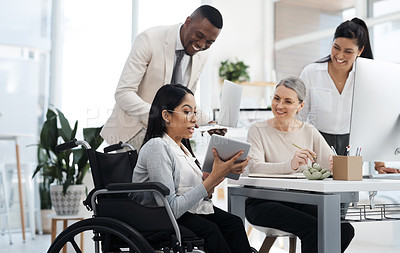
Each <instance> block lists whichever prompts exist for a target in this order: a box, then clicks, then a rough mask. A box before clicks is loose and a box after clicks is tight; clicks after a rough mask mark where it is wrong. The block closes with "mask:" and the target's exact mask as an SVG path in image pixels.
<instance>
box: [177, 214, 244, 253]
mask: <svg viewBox="0 0 400 253" xmlns="http://www.w3.org/2000/svg"><path fill="white" fill-rule="evenodd" d="M177 222H178V224H179V225H181V226H184V227H186V228H188V229H190V230H191V231H193V232H194V233H195V234H196V235H197V236H199V237H202V238H204V242H205V248H206V251H207V253H213V252H218V253H231V252H232V253H235V252H237V253H250V252H251V249H250V244H249V241H248V240H247V235H246V231H245V229H244V225H243V222H242V220H241V219H240V218H239V217H238V216H236V215H233V214H230V213H228V212H225V211H223V210H221V209H219V208H217V207H214V214H207V215H202V214H192V213H189V212H186V213H185V214H183V215H182V216H181V217H180V218H179V219H178V220H177Z"/></svg>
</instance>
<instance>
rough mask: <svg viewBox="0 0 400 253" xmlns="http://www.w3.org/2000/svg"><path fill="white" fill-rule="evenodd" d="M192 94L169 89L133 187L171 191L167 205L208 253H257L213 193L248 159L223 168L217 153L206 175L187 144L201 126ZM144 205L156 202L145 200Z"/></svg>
mask: <svg viewBox="0 0 400 253" xmlns="http://www.w3.org/2000/svg"><path fill="white" fill-rule="evenodd" d="M197 117H198V115H197V112H196V102H195V99H194V96H193V93H192V91H190V90H189V89H188V88H186V87H184V86H182V85H179V84H177V85H164V86H163V87H161V88H160V89H159V90H158V92H157V94H156V96H155V98H154V100H153V103H152V105H151V109H150V116H149V121H148V127H147V132H146V135H145V138H144V142H143V145H142V148H141V149H140V153H139V157H138V162H137V164H136V167H135V169H134V174H133V182H161V183H163V184H164V185H165V186H167V188H169V190H170V194H169V195H168V196H167V200H168V202H169V204H170V206H171V209H172V211H173V213H174V215H175V218H176V219H177V222H178V224H179V225H180V226H183V227H185V228H187V229H189V230H191V231H192V232H194V233H195V234H196V235H197V236H199V237H202V238H204V242H205V248H206V251H207V252H209V253H210V252H219V253H223V252H238V253H239V252H240V253H245V252H253V251H252V248H251V247H250V245H249V242H248V239H247V236H246V232H245V229H244V226H243V223H242V220H241V219H240V218H239V217H237V216H235V215H232V214H230V213H228V212H225V211H223V210H221V209H219V208H217V207H215V206H214V205H213V203H212V201H211V195H212V193H213V191H214V188H215V187H216V186H217V185H218V184H219V183H221V182H222V181H223V179H224V178H225V176H226V175H227V174H228V173H231V172H233V173H241V172H242V171H243V170H244V168H245V167H246V166H247V164H248V159H247V160H245V161H243V162H241V163H235V161H236V160H237V159H238V158H239V156H240V155H241V154H242V152H243V151H240V152H239V153H238V154H236V155H235V156H234V157H233V158H232V159H230V160H228V161H226V162H223V161H222V160H221V159H220V158H219V157H218V154H217V151H216V150H213V152H214V164H213V170H212V172H211V173H210V174H208V175H204V176H203V173H202V171H201V168H200V166H199V162H198V161H197V160H196V158H195V156H194V154H193V152H192V150H191V148H190V144H189V141H188V139H189V138H191V137H192V135H193V132H194V128H195V127H196V122H197ZM141 197H142V198H143V199H142V200H141V202H142V203H144V202H147V203H154V201H155V202H157V198H155V197H153V196H150V195H144V196H141Z"/></svg>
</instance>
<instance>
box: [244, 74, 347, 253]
mask: <svg viewBox="0 0 400 253" xmlns="http://www.w3.org/2000/svg"><path fill="white" fill-rule="evenodd" d="M305 95H306V87H305V85H304V83H303V82H302V81H301V80H300V79H299V78H296V77H289V78H285V79H283V80H281V81H280V82H279V83H278V85H277V86H276V88H275V92H274V96H273V99H272V113H273V115H274V117H273V118H271V119H268V120H266V121H262V122H257V123H255V124H253V125H252V126H251V127H250V129H249V132H248V136H247V140H248V142H250V143H251V144H252V147H251V150H250V157H252V161H251V162H250V164H249V170H250V173H265V174H290V173H295V172H302V171H303V170H305V169H306V168H307V165H311V163H312V162H314V161H315V160H314V158H313V157H316V162H317V163H319V164H320V165H322V167H324V168H326V169H330V168H331V158H330V156H331V155H332V151H331V149H330V148H329V146H328V144H327V143H326V141H325V139H324V138H323V137H322V135H321V134H320V133H319V131H318V130H317V129H316V128H315V127H314V126H313V125H311V124H309V123H305V122H302V121H300V120H297V119H296V118H295V116H296V114H298V113H299V111H300V110H301V109H302V108H303V106H304V97H305ZM293 144H296V145H297V146H299V147H301V148H302V149H299V148H298V147H295V146H294V145H293ZM246 218H247V219H248V220H249V222H250V223H252V224H254V225H258V226H264V227H271V228H276V229H279V230H283V231H286V232H290V233H292V234H295V235H296V236H298V237H299V238H300V240H301V251H302V252H304V253H312V252H317V251H318V249H317V246H318V243H317V237H318V236H317V234H318V233H317V220H318V218H317V208H316V206H311V205H303V204H295V203H288V202H283V201H282V202H277V201H268V200H260V199H252V198H249V199H247V201H246ZM353 237H354V228H353V226H352V225H350V224H349V223H342V224H341V240H342V241H341V243H342V251H344V250H345V249H346V248H347V247H348V245H349V244H350V242H351V240H352V239H353Z"/></svg>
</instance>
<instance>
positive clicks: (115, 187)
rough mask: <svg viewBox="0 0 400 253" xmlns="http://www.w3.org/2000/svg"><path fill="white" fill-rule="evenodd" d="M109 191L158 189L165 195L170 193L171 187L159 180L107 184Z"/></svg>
mask: <svg viewBox="0 0 400 253" xmlns="http://www.w3.org/2000/svg"><path fill="white" fill-rule="evenodd" d="M106 189H107V190H109V191H123V190H156V191H158V192H160V193H161V194H162V195H163V196H167V195H168V194H169V189H168V188H167V187H166V186H165V185H163V184H162V183H158V182H149V183H112V184H108V185H107V186H106Z"/></svg>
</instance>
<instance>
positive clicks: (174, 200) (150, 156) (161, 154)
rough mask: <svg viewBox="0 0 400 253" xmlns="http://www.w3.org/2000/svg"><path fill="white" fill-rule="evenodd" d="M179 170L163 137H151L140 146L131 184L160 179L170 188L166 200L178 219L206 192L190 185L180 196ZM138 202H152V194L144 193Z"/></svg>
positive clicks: (204, 195)
mask: <svg viewBox="0 0 400 253" xmlns="http://www.w3.org/2000/svg"><path fill="white" fill-rule="evenodd" d="M180 170H181V168H180V165H179V163H178V162H177V158H176V157H175V154H174V152H173V151H172V150H171V148H170V146H169V145H168V144H167V143H166V142H165V141H164V140H163V139H162V138H153V139H151V140H149V141H148V142H147V143H146V144H145V145H144V146H143V147H142V148H141V149H140V152H139V158H138V161H137V164H136V167H135V169H134V171H133V177H132V181H133V182H134V183H142V182H160V183H163V184H164V185H165V186H167V187H168V188H169V190H170V194H169V195H168V196H167V200H168V203H169V205H170V206H171V209H172V211H173V213H174V215H175V218H177V219H178V218H179V217H180V216H182V215H183V214H184V213H185V212H187V211H188V210H189V209H190V208H191V207H193V206H194V205H195V204H196V203H197V202H199V201H200V200H201V199H203V198H205V197H207V195H208V194H207V191H206V189H205V188H204V186H203V184H198V185H195V186H193V188H192V189H191V190H190V191H188V192H186V193H185V194H183V195H176V190H177V189H178V186H179V178H180V177H179V176H180ZM141 202H142V203H152V202H154V198H153V197H152V195H144V199H143V200H141ZM157 203H158V201H157Z"/></svg>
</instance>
